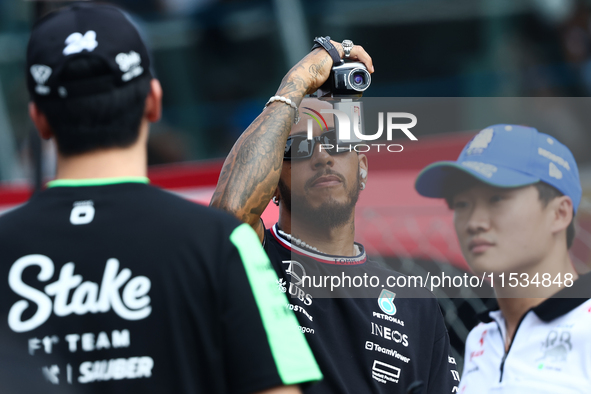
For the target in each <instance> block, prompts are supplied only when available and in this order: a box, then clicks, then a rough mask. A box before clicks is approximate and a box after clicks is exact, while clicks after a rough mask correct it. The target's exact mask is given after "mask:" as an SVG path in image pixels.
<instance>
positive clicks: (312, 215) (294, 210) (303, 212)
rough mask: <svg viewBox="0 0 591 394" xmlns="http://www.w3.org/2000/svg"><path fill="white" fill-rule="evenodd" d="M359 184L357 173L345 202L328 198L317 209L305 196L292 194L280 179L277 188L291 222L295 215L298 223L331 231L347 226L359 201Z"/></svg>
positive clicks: (359, 178) (359, 177)
mask: <svg viewBox="0 0 591 394" xmlns="http://www.w3.org/2000/svg"><path fill="white" fill-rule="evenodd" d="M360 182H361V176H360V175H359V171H358V172H357V178H356V181H355V184H354V185H353V187H351V189H350V190H348V193H347V197H348V198H347V201H346V202H344V203H339V202H337V201H336V200H335V199H334V198H333V197H330V198H329V199H328V200H327V201H325V202H323V203H322V204H321V205H319V206H318V207H313V206H312V204H310V202H309V201H308V199H307V198H306V196H305V195H299V194H294V193H292V190H290V189H289V187H287V185H286V184H285V183H284V182H283V181H282V180H281V179H280V180H279V185H278V187H279V192H280V194H281V199H282V200H283V202H284V206H285V207H286V209H287V210H288V211H289V212H290V213H291V215H292V220H293V215H296V216H297V220H299V221H302V222H304V223H309V224H312V225H314V226H315V227H317V228H324V229H327V230H331V229H334V228H337V227H340V226H342V225H344V224H347V222H349V220H350V219H351V216H352V215H353V210H354V209H355V205H356V204H357V200H358V199H359V191H360V188H359V185H360Z"/></svg>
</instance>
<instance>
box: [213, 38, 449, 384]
mask: <svg viewBox="0 0 591 394" xmlns="http://www.w3.org/2000/svg"><path fill="white" fill-rule="evenodd" d="M316 41H317V42H319V41H320V42H322V45H323V46H324V47H325V49H326V50H325V49H323V48H318V49H315V50H313V51H312V52H311V53H310V54H309V55H308V56H306V57H305V58H304V59H303V60H302V61H300V63H298V64H297V65H296V66H294V67H293V68H292V69H291V70H290V71H289V72H288V74H287V75H286V76H285V77H284V78H283V82H282V84H281V86H280V87H279V89H278V90H277V93H276V96H275V97H274V98H273V99H272V100H270V102H269V103H268V104H267V106H266V107H265V109H264V111H263V113H262V114H261V115H260V116H259V117H258V118H257V119H256V120H255V121H254V122H253V123H252V124H251V125H250V127H249V128H248V129H247V130H246V131H245V132H244V133H243V134H242V136H241V137H240V139H239V140H238V141H237V142H236V144H235V145H234V147H233V148H232V151H231V152H230V154H229V156H228V158H227V159H226V161H225V163H224V166H223V168H222V172H221V174H220V179H219V181H218V185H217V188H216V191H215V193H214V196H213V198H212V201H211V205H212V206H215V207H219V208H222V209H224V210H227V211H228V212H231V213H232V214H234V215H236V216H237V217H238V218H240V219H241V220H242V221H244V222H246V223H248V224H250V225H251V226H253V228H254V229H255V230H256V232H257V233H258V235H259V238H260V240H261V242H263V245H264V247H265V250H266V251H267V254H268V255H269V257H270V258H271V261H272V263H273V264H274V266H275V269H276V270H277V272H278V273H279V275H280V277H281V278H282V279H281V280H280V282H279V284H278V286H279V287H280V289H281V291H283V292H289V293H290V294H291V295H292V296H293V297H290V303H291V305H287V307H289V308H290V309H293V310H294V311H296V316H297V317H298V320H299V325H300V327H299V329H300V330H301V331H302V332H304V333H305V334H306V337H307V339H308V342H309V344H310V346H311V348H312V351H313V352H314V355H315V357H316V359H317V361H318V363H319V365H320V369H321V371H322V373H323V375H324V380H323V381H322V382H321V383H319V384H317V385H314V386H312V387H310V388H309V389H308V390H306V391H305V392H306V393H335V394H337V393H338V394H348V393H351V394H352V393H355V394H357V393H407V392H409V393H424V394H426V393H451V392H453V390H454V388H455V387H454V386H455V382H458V381H459V375H458V374H457V371H455V360H454V359H453V358H450V357H449V356H448V353H449V339H448V336H447V331H446V329H445V325H444V322H443V318H442V316H441V312H440V310H439V306H438V304H437V302H436V300H435V299H434V298H432V297H431V295H430V293H429V292H428V291H426V290H425V289H414V290H413V289H401V290H400V291H399V292H398V295H397V296H396V298H395V299H394V296H392V297H387V296H386V297H384V296H381V295H380V291H379V290H378V291H377V293H375V294H373V295H372V296H371V297H370V298H352V297H351V296H347V293H346V291H345V294H344V295H345V297H344V298H314V296H312V294H311V293H310V291H309V290H308V289H306V288H305V286H304V284H302V278H303V275H308V276H316V277H319V276H323V275H325V274H331V275H335V274H336V275H340V274H341V273H342V274H345V275H347V276H355V275H356V276H358V277H363V276H364V275H367V274H369V275H374V274H375V275H379V276H381V277H384V278H385V277H386V276H387V275H398V274H397V273H395V272H394V271H390V270H386V269H383V268H380V267H379V266H378V265H377V264H374V263H370V262H369V261H367V256H366V254H365V250H364V248H363V245H361V244H358V243H355V242H354V236H355V222H354V216H355V215H354V214H355V204H356V202H357V198H358V196H359V192H360V190H362V189H364V188H365V184H366V182H367V177H368V162H367V157H366V156H365V155H363V154H357V153H356V152H355V151H352V152H350V151H341V152H338V153H337V152H336V151H335V150H334V149H329V150H326V149H322V150H319V146H320V144H326V145H327V146H328V145H330V144H332V145H333V146H336V144H337V140H336V132H335V129H334V121H333V119H332V117H329V116H326V117H325V120H326V122H327V124H326V125H325V127H320V125H314V129H313V134H314V139H313V140H311V141H308V140H307V139H306V122H299V123H297V124H294V118H297V117H298V116H300V117H303V116H304V115H305V112H312V113H313V112H315V111H317V112H320V111H321V110H322V109H326V108H332V106H331V105H330V104H329V103H327V102H324V101H320V100H317V99H310V98H306V99H304V98H303V97H304V95H306V94H310V93H313V92H314V91H316V89H317V88H318V87H320V86H321V85H322V84H323V83H324V82H325V81H326V80H327V78H328V76H329V73H330V71H331V67H332V65H333V63H336V62H338V61H340V59H341V57H343V55H344V50H343V48H342V46H341V44H339V43H336V42H333V43H332V44H331V45H328V44H327V43H328V42H329V41H328V40H327V39H317V40H316ZM334 46H336V49H335V48H334ZM337 49H338V52H337ZM347 55H348V57H349V58H350V59H353V60H358V61H361V62H363V63H364V64H365V65H366V66H367V68H368V70H369V71H370V72H373V66H372V62H371V58H370V57H369V55H368V54H367V53H366V52H365V51H364V50H363V48H361V47H360V46H353V47H352V49H350V52H349V53H348V54H347ZM297 111H299V112H297ZM271 199H273V201H274V202H275V203H276V204H277V205H278V206H279V222H278V223H277V224H276V225H274V226H273V227H272V228H271V229H268V230H265V228H264V226H263V223H262V221H261V219H260V217H261V214H262V213H263V211H264V209H265V208H266V206H267V205H268V203H269V201H270V200H271ZM374 291H375V290H374ZM367 294H369V293H367ZM390 294H391V293H390ZM341 295H343V294H341ZM366 297H368V296H367V295H366ZM419 297H422V298H419ZM378 301H379V302H378Z"/></svg>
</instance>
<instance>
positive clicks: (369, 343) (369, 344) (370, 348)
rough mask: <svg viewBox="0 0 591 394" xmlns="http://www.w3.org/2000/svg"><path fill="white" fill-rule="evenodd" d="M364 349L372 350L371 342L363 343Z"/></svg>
mask: <svg viewBox="0 0 591 394" xmlns="http://www.w3.org/2000/svg"><path fill="white" fill-rule="evenodd" d="M365 348H366V349H367V350H373V342H370V341H367V342H365Z"/></svg>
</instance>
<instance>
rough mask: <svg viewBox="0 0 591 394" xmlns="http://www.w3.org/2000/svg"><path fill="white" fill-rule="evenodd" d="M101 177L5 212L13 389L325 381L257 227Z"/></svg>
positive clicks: (4, 367)
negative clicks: (282, 293) (279, 293)
mask: <svg viewBox="0 0 591 394" xmlns="http://www.w3.org/2000/svg"><path fill="white" fill-rule="evenodd" d="M119 181H120V182H122V181H121V180H119ZM100 182H101V180H94V181H93V180H90V181H86V182H85V181H79V182H68V181H58V182H56V183H55V184H54V185H55V187H51V188H49V189H48V190H45V191H43V192H41V193H39V194H37V195H35V196H34V197H33V198H32V199H31V200H30V201H29V202H28V203H26V204H25V205H24V206H22V207H21V208H18V209H16V210H14V211H12V212H9V213H7V214H5V215H4V216H2V217H0V278H2V281H3V282H4V285H3V286H2V287H1V288H0V300H1V301H0V317H1V319H2V320H1V324H0V370H1V372H0V375H2V376H0V382H1V383H0V385H2V387H3V388H2V390H1V391H2V392H3V393H12V392H14V393H28V392H35V393H39V392H44V393H45V392H49V391H50V390H53V389H57V390H56V391H57V392H60V393H70V392H72V393H98V392H108V393H148V392H153V393H208V394H209V393H250V392H254V391H258V390H263V389H266V388H270V387H274V386H278V385H282V384H293V383H299V382H305V381H311V380H317V379H319V378H320V377H321V375H320V372H319V370H318V366H317V364H316V363H315V361H314V359H313V356H312V353H311V351H310V349H309V348H308V346H307V344H306V341H305V338H304V336H303V335H302V334H301V333H300V332H298V331H297V328H293V327H294V325H297V323H296V319H295V317H294V316H293V314H292V313H291V312H290V311H287V310H286V308H285V304H286V302H287V299H286V298H285V297H276V295H277V292H276V289H275V287H274V286H271V287H269V286H267V285H266V284H267V283H268V282H274V281H276V280H277V275H276V274H275V272H274V271H273V268H272V267H271V265H270V263H269V260H268V258H267V257H266V256H265V253H264V251H263V249H262V248H261V246H260V242H259V239H258V237H257V236H256V234H255V233H254V231H253V230H252V229H251V228H250V227H249V226H247V225H245V224H240V223H239V222H238V221H237V220H236V219H235V218H232V217H231V216H229V215H227V214H226V213H223V212H220V211H216V210H213V209H210V208H206V207H202V206H199V205H197V204H194V203H191V202H189V201H186V200H183V199H181V198H179V197H177V196H174V195H173V194H171V193H168V192H165V191H162V190H159V189H157V188H154V187H151V186H149V185H146V184H142V183H138V182H137V181H133V180H128V181H127V182H122V183H117V184H112V183H113V182H117V180H116V179H111V180H106V181H103V183H107V184H103V185H97V184H98V183H100ZM109 183H111V184H109ZM73 186H76V187H73ZM261 283H262V284H263V285H261ZM286 312H289V313H286Z"/></svg>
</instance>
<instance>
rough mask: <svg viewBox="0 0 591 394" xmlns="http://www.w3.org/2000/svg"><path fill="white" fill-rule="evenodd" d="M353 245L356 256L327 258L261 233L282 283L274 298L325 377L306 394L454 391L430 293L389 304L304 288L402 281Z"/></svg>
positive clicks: (401, 295)
mask: <svg viewBox="0 0 591 394" xmlns="http://www.w3.org/2000/svg"><path fill="white" fill-rule="evenodd" d="M357 245H358V246H359V247H360V249H361V253H360V254H359V255H358V256H354V257H345V256H331V255H326V254H322V253H314V252H310V251H308V250H305V249H302V248H299V247H297V246H295V245H293V244H291V243H290V242H289V241H288V240H287V239H285V238H284V237H283V236H282V235H281V234H279V232H278V228H277V225H275V226H273V227H272V228H271V229H269V230H266V231H265V239H264V247H265V250H266V251H267V254H268V255H269V258H270V259H271V262H272V264H273V265H274V266H275V269H276V271H277V272H278V274H279V277H280V280H279V282H278V283H277V287H278V291H282V292H285V293H286V294H287V295H288V298H289V302H290V304H287V305H286V307H287V308H289V309H292V310H293V311H295V313H296V316H297V318H298V322H299V330H300V331H301V332H303V333H304V334H305V335H306V338H307V339H308V343H309V344H310V347H311V348H312V351H313V352H314V355H315V357H316V360H317V361H318V364H319V365H320V369H321V371H322V373H323V375H324V380H323V381H322V382H320V383H318V384H316V385H314V386H311V387H310V388H309V389H308V390H306V391H305V392H306V393H308V394H316V393H318V394H320V393H322V394H327V393H328V394H361V393H363V394H373V393H375V394H378V393H379V394H382V393H384V394H385V393H404V394H406V393H407V392H409V389H412V388H413V387H414V388H415V390H416V391H410V392H411V393H421V394H435V393H436V394H439V393H442V394H448V393H452V392H456V391H455V390H457V387H456V384H457V383H458V382H459V374H458V372H457V371H456V361H455V360H454V359H453V358H452V357H449V351H450V347H449V339H448V335H447V330H446V328H445V324H444V322H443V317H442V315H441V311H440V309H439V305H438V303H437V300H436V299H435V298H433V297H432V295H431V294H430V293H429V291H428V290H426V289H424V288H419V289H415V290H413V289H409V290H402V289H401V290H400V291H397V296H396V297H395V298H394V300H393V302H391V301H392V300H391V299H380V298H379V297H378V295H379V294H378V295H376V296H373V297H371V298H367V297H366V298H350V297H346V294H340V296H341V297H342V298H314V296H313V295H312V294H310V291H309V290H308V289H306V287H305V286H303V284H302V278H303V276H304V275H307V276H316V277H319V276H322V275H334V274H335V272H340V273H344V274H346V275H348V276H360V277H363V275H364V274H366V275H368V276H373V275H377V276H381V277H382V278H385V277H386V276H388V275H401V274H399V273H396V272H395V271H390V270H386V269H384V268H381V267H380V266H378V265H377V264H375V263H372V262H370V261H368V260H367V256H366V254H365V251H364V250H363V246H362V245H360V244H357ZM339 275H340V274H339ZM415 291H416V293H413V292H415ZM374 292H375V291H374ZM413 294H414V295H416V297H413ZM343 296H344V297H343Z"/></svg>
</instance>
